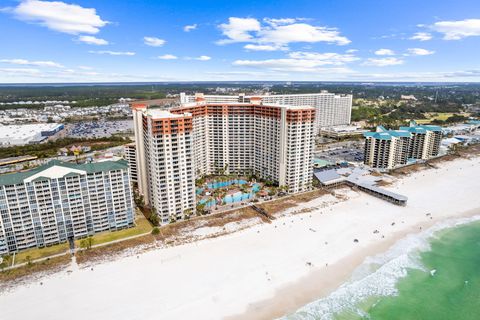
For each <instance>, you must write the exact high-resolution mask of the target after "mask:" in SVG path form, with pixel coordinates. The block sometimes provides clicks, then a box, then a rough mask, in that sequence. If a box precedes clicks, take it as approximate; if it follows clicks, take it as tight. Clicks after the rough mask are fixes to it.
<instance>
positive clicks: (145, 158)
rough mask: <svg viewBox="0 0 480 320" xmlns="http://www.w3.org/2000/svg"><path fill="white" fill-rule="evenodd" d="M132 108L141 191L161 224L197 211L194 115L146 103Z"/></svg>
mask: <svg viewBox="0 0 480 320" xmlns="http://www.w3.org/2000/svg"><path fill="white" fill-rule="evenodd" d="M132 110H133V114H134V121H135V142H136V145H137V147H136V150H137V170H138V179H139V180H138V190H139V193H140V194H141V195H142V196H143V199H144V202H145V204H147V205H149V206H150V207H152V209H153V210H154V212H156V213H157V214H158V216H159V218H160V223H162V224H165V223H168V222H170V221H171V220H178V219H182V218H183V216H184V215H185V214H186V213H187V211H190V212H194V210H195V174H194V166H195V165H194V159H193V156H194V155H193V126H192V121H193V117H192V114H189V113H172V112H170V111H167V110H160V109H155V108H150V109H149V108H147V107H146V106H145V105H134V106H133V107H132ZM137 132H138V134H137Z"/></svg>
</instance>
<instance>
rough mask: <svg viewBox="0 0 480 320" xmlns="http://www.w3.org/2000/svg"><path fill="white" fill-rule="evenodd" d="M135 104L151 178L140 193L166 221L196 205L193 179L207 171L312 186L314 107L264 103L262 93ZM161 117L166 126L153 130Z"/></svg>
mask: <svg viewBox="0 0 480 320" xmlns="http://www.w3.org/2000/svg"><path fill="white" fill-rule="evenodd" d="M132 109H133V110H134V113H136V114H137V115H136V116H135V117H136V119H137V121H136V122H135V123H136V125H137V124H142V128H135V132H137V131H138V132H139V135H136V139H135V140H136V143H137V159H138V162H139V163H138V164H137V168H145V173H146V174H145V175H142V173H140V172H139V175H138V176H139V178H140V177H143V176H145V177H148V178H147V179H148V182H147V183H143V182H142V181H139V185H146V187H145V188H144V189H143V191H141V192H144V193H146V194H145V195H144V199H145V201H146V203H147V204H149V205H151V206H154V207H155V208H156V211H157V213H158V214H159V215H160V216H161V220H162V222H163V223H165V222H168V221H169V219H170V218H171V217H172V216H174V217H175V219H178V218H182V214H184V213H185V210H189V211H191V212H193V211H194V210H195V184H194V180H195V178H199V177H201V176H203V175H209V174H224V173H225V174H229V173H235V174H255V175H257V176H258V177H260V178H263V179H265V180H271V181H272V182H275V183H278V185H280V186H285V187H286V189H287V190H288V192H292V193H293V192H300V191H305V190H308V189H309V188H310V186H311V181H312V156H313V142H314V135H315V132H314V128H315V125H314V122H315V109H314V108H313V107H300V106H285V105H273V104H265V103H263V101H262V99H261V98H251V99H250V102H249V103H239V102H228V103H227V102H224V103H213V102H206V101H204V100H203V99H202V98H201V97H197V101H196V102H193V103H185V104H182V105H181V106H180V107H175V108H172V109H170V110H169V111H164V110H156V109H153V108H152V109H149V108H148V107H147V106H145V105H135V104H133V105H132ZM140 118H142V119H143V121H139V120H138V119H140ZM160 120H161V121H162V128H163V131H161V130H160V131H158V130H159V129H158V130H153V129H152V128H159V127H158V125H155V123H156V122H158V121H160ZM165 128H170V129H169V130H167V131H165ZM173 128H178V130H177V131H172V130H173ZM172 139H174V141H173V140H172ZM154 141H158V143H157V144H152V143H153V142H154ZM159 143H160V145H159ZM139 144H142V146H140V145H139ZM168 148H170V149H171V151H172V152H173V151H174V152H175V153H172V152H170V149H168ZM167 149H168V150H169V151H168V152H165V150H167ZM139 150H144V152H143V153H142V152H139ZM142 163H143V164H142ZM170 164H172V167H170ZM173 164H175V167H174V166H173ZM140 179H141V178H140ZM175 179H176V180H175ZM170 180H173V181H177V183H178V184H176V185H175V184H173V185H172V186H171V187H172V190H176V192H178V197H176V194H175V195H174V196H173V197H172V196H171V195H170V193H169V192H170V191H169V190H168V188H170V186H167V189H165V188H164V186H165V182H168V181H170ZM159 198H162V199H165V198H168V199H169V200H171V201H172V206H168V207H165V206H161V208H162V210H158V209H159V208H160V206H159V203H158V201H157V200H156V199H159Z"/></svg>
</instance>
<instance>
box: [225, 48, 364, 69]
mask: <svg viewBox="0 0 480 320" xmlns="http://www.w3.org/2000/svg"><path fill="white" fill-rule="evenodd" d="M357 60H360V59H359V58H358V57H356V56H354V55H352V54H348V53H347V54H340V53H332V52H327V53H319V52H301V51H299V52H291V53H289V54H288V55H287V58H283V59H267V60H236V61H234V62H233V65H235V66H243V67H254V68H263V69H269V70H272V71H289V72H325V71H326V70H330V71H333V70H336V72H343V73H345V72H349V71H350V70H349V69H348V68H345V67H340V66H344V65H345V64H347V63H351V62H354V61H357ZM325 66H337V68H324V67H325Z"/></svg>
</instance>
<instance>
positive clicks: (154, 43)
mask: <svg viewBox="0 0 480 320" xmlns="http://www.w3.org/2000/svg"><path fill="white" fill-rule="evenodd" d="M165 42H166V41H165V40H163V39H160V38H156V37H143V43H145V44H146V45H147V46H150V47H161V46H163V45H164V44H165Z"/></svg>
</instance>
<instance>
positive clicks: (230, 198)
mask: <svg viewBox="0 0 480 320" xmlns="http://www.w3.org/2000/svg"><path fill="white" fill-rule="evenodd" d="M231 181H241V182H239V183H238V184H245V183H247V182H246V181H245V180H231ZM231 181H226V183H228V182H231ZM242 182H243V183H242ZM214 184H215V183H212V185H214ZM232 184H234V183H231V184H226V185H224V186H225V187H226V186H230V185H232ZM217 188H221V187H217ZM213 189H216V188H213ZM199 190H200V192H198V191H199ZM258 191H260V185H259V184H258V183H255V184H254V185H253V186H252V191H251V192H248V193H244V192H240V191H239V192H235V193H234V194H229V195H226V196H225V197H223V198H222V201H221V203H217V202H216V201H215V200H214V199H211V200H207V199H202V200H200V201H199V202H198V203H200V204H205V207H207V208H210V207H213V206H215V205H223V204H231V203H235V202H242V201H246V200H249V199H252V198H253V196H254V195H255V193H257V192H258ZM202 192H203V189H201V188H197V194H200V193H202Z"/></svg>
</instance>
